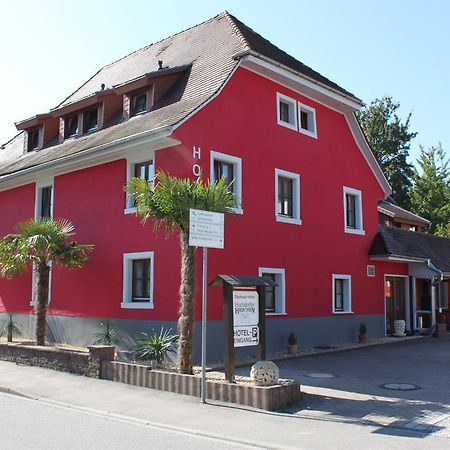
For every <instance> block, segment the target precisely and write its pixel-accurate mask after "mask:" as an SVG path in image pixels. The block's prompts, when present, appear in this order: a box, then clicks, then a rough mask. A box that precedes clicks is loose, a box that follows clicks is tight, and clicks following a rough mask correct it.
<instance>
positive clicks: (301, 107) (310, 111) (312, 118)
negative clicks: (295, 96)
mask: <svg viewBox="0 0 450 450" xmlns="http://www.w3.org/2000/svg"><path fill="white" fill-rule="evenodd" d="M302 112H304V113H306V114H307V116H308V124H309V123H311V129H310V128H302V117H301V113H302ZM298 131H299V132H300V133H302V134H305V135H306V136H310V137H312V138H315V139H317V123H316V110H315V109H314V108H312V107H311V106H308V105H305V104H304V103H300V102H298Z"/></svg>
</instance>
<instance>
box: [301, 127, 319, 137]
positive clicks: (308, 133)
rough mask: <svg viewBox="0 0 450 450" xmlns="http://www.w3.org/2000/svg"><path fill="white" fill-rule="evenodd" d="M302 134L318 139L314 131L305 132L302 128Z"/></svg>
mask: <svg viewBox="0 0 450 450" xmlns="http://www.w3.org/2000/svg"><path fill="white" fill-rule="evenodd" d="M299 131H300V133H302V134H304V135H306V136H309V137H312V138H314V139H317V133H315V132H314V131H309V130H305V129H304V128H300V130H299Z"/></svg>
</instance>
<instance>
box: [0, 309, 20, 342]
mask: <svg viewBox="0 0 450 450" xmlns="http://www.w3.org/2000/svg"><path fill="white" fill-rule="evenodd" d="M5 334H6V336H7V340H8V342H12V340H13V337H20V336H22V331H21V330H20V328H19V325H18V323H17V321H16V320H14V319H13V315H12V314H8V318H7V319H3V320H2V321H1V322H0V337H3V336H4V335H5Z"/></svg>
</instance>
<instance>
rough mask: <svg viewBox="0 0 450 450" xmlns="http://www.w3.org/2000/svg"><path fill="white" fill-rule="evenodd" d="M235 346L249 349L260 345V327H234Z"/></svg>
mask: <svg viewBox="0 0 450 450" xmlns="http://www.w3.org/2000/svg"><path fill="white" fill-rule="evenodd" d="M233 333H234V346H235V347H248V346H251V345H258V343H259V327H258V325H254V326H248V327H234V329H233Z"/></svg>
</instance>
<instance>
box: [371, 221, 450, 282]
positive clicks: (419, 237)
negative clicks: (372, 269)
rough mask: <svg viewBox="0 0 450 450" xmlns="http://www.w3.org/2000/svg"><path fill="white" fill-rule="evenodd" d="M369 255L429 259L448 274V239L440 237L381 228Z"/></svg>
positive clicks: (449, 254) (449, 260)
mask: <svg viewBox="0 0 450 450" xmlns="http://www.w3.org/2000/svg"><path fill="white" fill-rule="evenodd" d="M369 254H370V255H371V256H397V257H403V258H417V259H424V260H427V259H429V260H431V262H432V263H433V264H434V266H435V267H437V268H438V269H439V270H441V271H443V272H445V273H450V239H448V238H444V237H440V236H434V235H431V234H425V233H417V232H415V231H406V230H401V229H399V228H395V227H384V226H381V227H380V230H379V232H378V234H377V235H376V237H375V239H374V241H373V243H372V247H371V248H370V251H369Z"/></svg>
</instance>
